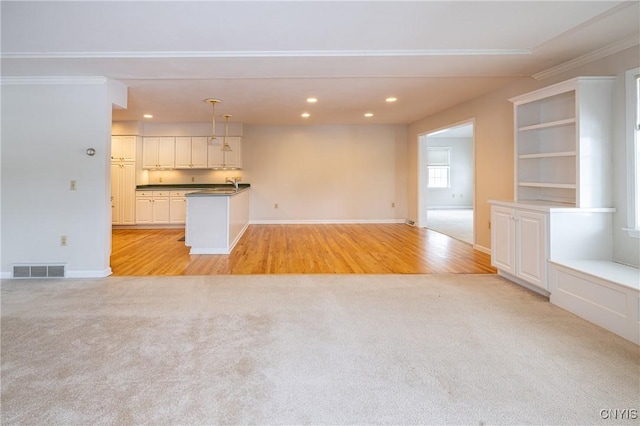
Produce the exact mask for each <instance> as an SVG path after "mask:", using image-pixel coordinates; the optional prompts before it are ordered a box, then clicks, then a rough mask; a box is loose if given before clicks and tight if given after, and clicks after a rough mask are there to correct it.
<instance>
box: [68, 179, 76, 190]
mask: <svg viewBox="0 0 640 426" xmlns="http://www.w3.org/2000/svg"><path fill="white" fill-rule="evenodd" d="M69 188H70V189H71V190H72V191H75V190H76V181H75V180H72V181H71V185H70V187H69Z"/></svg>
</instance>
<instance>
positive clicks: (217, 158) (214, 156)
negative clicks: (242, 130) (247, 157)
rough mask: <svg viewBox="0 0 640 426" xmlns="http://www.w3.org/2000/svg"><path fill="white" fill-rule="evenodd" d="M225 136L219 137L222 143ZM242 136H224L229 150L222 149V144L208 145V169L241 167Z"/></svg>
mask: <svg viewBox="0 0 640 426" xmlns="http://www.w3.org/2000/svg"><path fill="white" fill-rule="evenodd" d="M224 139H225V138H220V143H221V144H222V143H223V140H224ZM241 141H242V138H241V137H239V136H229V137H227V138H226V142H227V144H228V145H229V146H230V147H231V151H223V150H222V146H221V145H220V146H215V145H209V160H208V165H209V168H210V169H241V168H242V142H241Z"/></svg>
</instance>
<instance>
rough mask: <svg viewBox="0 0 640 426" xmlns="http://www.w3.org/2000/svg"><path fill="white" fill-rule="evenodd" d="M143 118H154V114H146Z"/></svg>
mask: <svg viewBox="0 0 640 426" xmlns="http://www.w3.org/2000/svg"><path fill="white" fill-rule="evenodd" d="M143 117H144V118H153V115H152V114H145V115H143Z"/></svg>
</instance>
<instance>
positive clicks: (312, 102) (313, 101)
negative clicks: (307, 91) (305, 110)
mask: <svg viewBox="0 0 640 426" xmlns="http://www.w3.org/2000/svg"><path fill="white" fill-rule="evenodd" d="M307 102H309V103H310V104H314V103H316V102H318V98H307Z"/></svg>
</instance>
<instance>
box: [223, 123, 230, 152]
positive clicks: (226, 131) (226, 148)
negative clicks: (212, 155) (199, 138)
mask: <svg viewBox="0 0 640 426" xmlns="http://www.w3.org/2000/svg"><path fill="white" fill-rule="evenodd" d="M229 117H231V114H225V115H224V119H225V124H224V142H223V143H222V150H223V151H225V152H231V151H232V149H231V145H229V143H228V142H227V137H228V136H229Z"/></svg>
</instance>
